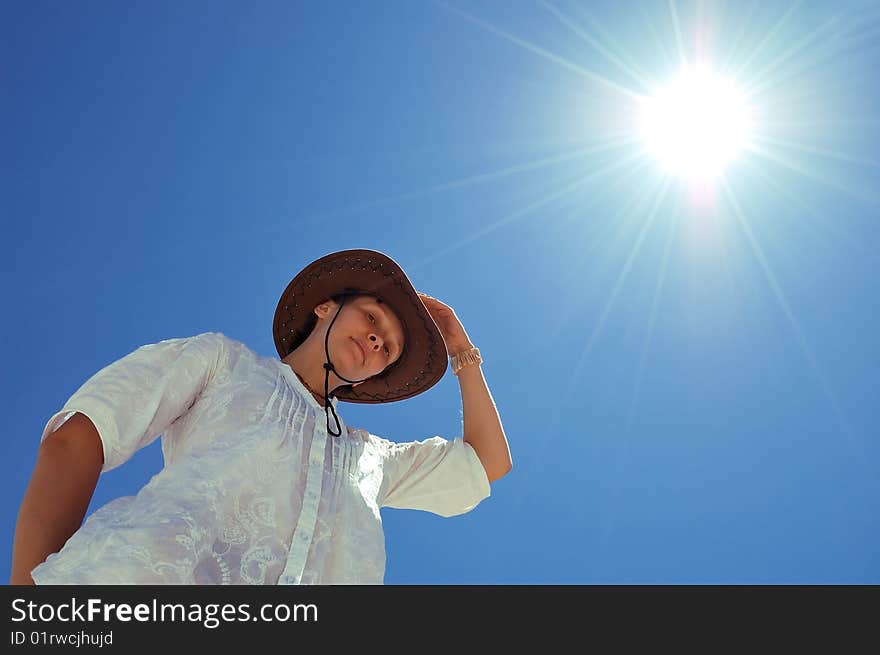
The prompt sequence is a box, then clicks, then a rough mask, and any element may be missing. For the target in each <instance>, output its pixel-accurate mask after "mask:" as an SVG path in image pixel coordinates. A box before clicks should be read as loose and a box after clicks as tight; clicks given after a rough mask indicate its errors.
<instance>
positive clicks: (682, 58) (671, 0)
mask: <svg viewBox="0 0 880 655" xmlns="http://www.w3.org/2000/svg"><path fill="white" fill-rule="evenodd" d="M666 4H667V5H668V6H669V15H670V18H671V19H672V31H673V32H674V33H675V45H676V46H677V47H678V65H679V66H684V65H685V64H687V60H688V58H687V54H686V53H685V51H684V41H682V38H681V28H680V27H679V24H680V21H679V19H678V10H677V9H676V8H675V0H667V2H666Z"/></svg>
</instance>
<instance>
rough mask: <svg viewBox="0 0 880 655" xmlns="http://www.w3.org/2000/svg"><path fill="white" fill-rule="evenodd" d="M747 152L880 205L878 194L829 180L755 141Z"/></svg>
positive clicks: (862, 199)
mask: <svg viewBox="0 0 880 655" xmlns="http://www.w3.org/2000/svg"><path fill="white" fill-rule="evenodd" d="M749 152H751V153H753V154H756V155H758V156H759V157H763V158H765V159H768V160H770V161H772V162H775V163H776V164H779V165H780V166H783V167H785V168H788V169H790V170H793V171H795V172H796V173H800V174H801V175H803V176H804V177H806V178H807V179H810V180H814V181H816V182H820V183H821V184H824V185H825V186H827V187H828V188H830V189H836V190H837V191H841V192H843V193H845V194H846V195H847V196H849V197H851V198H854V199H856V200H860V201H862V202H864V203H866V204H868V205H871V207H872V208H876V207H877V206H878V205H880V198H878V196H877V195H876V194H872V193H870V192H868V191H867V190H864V191H859V190H857V189H851V188H849V187H846V186H844V185H843V184H840V183H839V182H836V181H834V180H830V179H828V178H827V177H823V176H821V175H819V174H818V173H815V172H813V171H811V170H809V169H807V168H805V167H804V166H801V165H799V164H796V163H794V162H792V161H791V160H789V159H787V158H785V157H783V156H782V155H780V154H774V153H772V152H770V150H768V149H767V148H763V147H761V146H760V145H758V144H756V143H753V144H751V145H750V146H749Z"/></svg>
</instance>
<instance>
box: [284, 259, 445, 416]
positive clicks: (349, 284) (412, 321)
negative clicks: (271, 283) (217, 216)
mask: <svg viewBox="0 0 880 655" xmlns="http://www.w3.org/2000/svg"><path fill="white" fill-rule="evenodd" d="M342 292H350V293H358V294H367V295H375V296H378V297H379V298H381V299H382V302H383V303H384V304H387V305H388V306H389V307H390V308H391V310H392V311H393V312H394V313H395V314H396V315H397V318H398V319H399V320H400V323H401V325H402V326H403V331H404V348H403V353H402V354H401V356H400V357H399V358H398V359H397V361H396V362H394V364H392V365H391V366H390V367H388V369H386V370H385V371H383V372H382V373H380V374H378V375H376V376H373V377H372V378H370V379H368V380H367V381H366V382H363V383H362V384H359V385H358V386H356V387H350V386H343V387H340V388H338V389H337V390H336V393H335V394H334V396H335V397H336V398H338V399H339V400H342V401H346V402H352V403H388V402H394V401H397V400H404V399H406V398H411V397H412V396H416V395H418V394H420V393H423V392H424V391H427V390H428V389H430V388H431V387H433V386H434V385H435V384H437V382H439V381H440V379H441V378H442V377H443V375H444V374H445V373H446V367H447V352H446V344H445V342H444V341H443V335H442V334H441V332H440V329H439V328H438V327H437V324H436V323H435V322H434V319H433V318H432V317H431V314H430V312H428V308H427V307H425V304H424V303H423V302H422V300H421V298H419V296H418V294H417V293H416V290H415V287H413V284H412V282H410V280H409V278H408V277H407V276H406V273H404V272H403V269H402V268H401V267H400V265H398V264H397V262H395V261H394V260H393V259H391V258H390V257H389V256H388V255H385V254H384V253H381V252H378V251H375V250H364V249H357V250H343V251H339V252H334V253H331V254H329V255H325V256H324V257H321V258H320V259H317V260H315V261H313V262H312V263H311V264H309V265H308V266H306V267H305V268H304V269H302V271H300V272H299V273H297V275H296V277H294V278H293V279H292V280H291V281H290V283H289V284H288V285H287V288H286V289H285V290H284V293H282V294H281V298H280V299H279V301H278V306H277V307H276V309H275V318H274V320H273V322H272V332H273V335H274V339H275V348H276V349H277V351H278V355H279V356H280V357H281V359H284V358H285V357H287V355H289V354H290V353H291V352H293V351H294V350H295V349H296V348H297V347H299V345H300V344H302V342H303V341H305V339H306V338H307V337H308V334H307V333H306V326H307V324H308V323H309V318H310V316H311V315H312V312H313V310H314V308H315V306H316V305H318V304H319V303H320V302H322V301H324V300H326V299H328V298H330V297H331V296H334V295H336V294H338V293H342ZM330 356H331V358H332V356H333V353H330Z"/></svg>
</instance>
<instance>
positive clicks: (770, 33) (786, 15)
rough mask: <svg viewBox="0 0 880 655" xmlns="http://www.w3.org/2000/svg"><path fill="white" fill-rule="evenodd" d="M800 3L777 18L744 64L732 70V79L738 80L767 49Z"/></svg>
mask: <svg viewBox="0 0 880 655" xmlns="http://www.w3.org/2000/svg"><path fill="white" fill-rule="evenodd" d="M801 2H802V0H796V2H793V3H792V5H791V6H790V7H789V8H788V9H787V10H786V12H785V13H784V14H783V15H782V16H781V17H780V18H779V20H778V21H776V24H775V25H774V26H773V27H772V28H770V31H768V32H767V34H765V35H764V38H763V39H761V42H760V43H758V45H757V46H756V47H755V48H752V50H751V51H750V53H749V56H748V57H747V58H746V60H745V61H744V62H742V63H741V64H740V65H739V67H738V68H736V69H735V70H734V73H733V75H734V77H736V78H739V77H740V76H741V75H742V74H743V73H744V71H746V70H748V68H749V66H750V65H751V63H752V61H753V60H754V59H755V57H757V56H758V55H759V54H761V51H762V50H763V49H764V48H765V47H767V44H768V43H770V41H771V40H772V39H773V37H774V36H775V35H776V32H778V31H779V30H780V29H782V26H783V25H785V23H787V22H788V20H789V19H790V18H791V17H792V15H794V11H795V9H797V8H798V6H800V4H801Z"/></svg>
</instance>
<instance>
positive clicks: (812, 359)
mask: <svg viewBox="0 0 880 655" xmlns="http://www.w3.org/2000/svg"><path fill="white" fill-rule="evenodd" d="M722 188H723V189H724V193H725V196H726V198H727V201H728V203H730V207H731V208H732V210H733V215H734V217H735V218H736V219H737V221H738V222H739V224H740V226H741V227H742V229H743V232H744V234H745V235H746V238H747V240H748V243H749V245H750V246H751V248H752V253H753V254H754V255H755V258H756V259H757V261H758V264H759V265H760V267H761V271H762V272H763V273H764V278H765V279H766V280H767V284H768V285H769V286H770V289H771V291H772V292H773V295H774V297H775V298H776V302H777V303H779V307H780V309H781V310H782V313H783V315H784V316H785V318H786V319H787V320H788V324H789V326H790V327H791V329H792V331H793V332H794V336H795V339H796V340H797V344H798V346H800V349H801V352H802V353H803V355H804V357H805V358H806V360H807V363H808V364H809V366H810V369H812V371H813V375H814V376H815V377H816V380H817V381H818V382H819V386H820V388H821V389H822V392H823V393H824V394H825V398H826V400H827V401H828V403H829V405H830V406H831V409H832V411H833V412H834V416H835V418H836V419H837V423H838V426H839V427H840V431H841V432H842V433H843V435H844V437H845V440H846V442H847V445H848V446H849V448H850V450H851V454H853V455H854V456H855V459H856V460H857V461H858V462H859V463H860V464H861V465H863V466H864V467H865V472H866V473H867V474H868V476H869V477H871V478H873V479H874V480H875V481H876V480H877V473H876V471H875V470H874V467H873V465H872V464H871V460H870V457H867V456H866V453H865V451H864V449H863V448H862V447H861V445H860V444H858V443H857V441H856V439H855V436H854V435H853V431H852V429H851V428H850V425H849V421H848V420H847V418H846V415H845V414H844V412H843V410H842V409H841V406H840V403H839V402H838V401H837V397H836V395H835V393H834V391H833V390H832V388H831V385H830V384H829V383H828V380H827V379H826V377H825V375H824V374H823V373H822V369H821V367H820V366H819V362H818V360H817V359H816V356H815V355H814V354H813V349H812V348H811V347H810V344H809V342H808V341H807V337H806V335H805V334H804V331H803V329H802V328H801V325H800V323H799V322H798V320H797V318H796V317H795V315H794V312H793V311H792V309H791V306H790V305H789V303H788V300H787V299H786V297H785V293H784V292H783V291H782V288H781V287H780V286H779V283H778V282H777V281H776V276H775V275H774V274H773V270H772V269H771V268H770V264H769V263H768V262H767V258H766V257H765V256H764V251H763V250H762V249H761V245H760V244H759V243H758V240H757V239H756V238H755V235H754V234H753V233H752V229H751V227H750V225H749V222H748V220H747V219H746V217H745V214H744V213H743V211H742V209H740V206H739V204H738V203H737V202H736V198H735V196H734V193H733V191H732V190H731V189H730V187H729V186H728V185H727V183H726V182H724V181H722Z"/></svg>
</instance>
